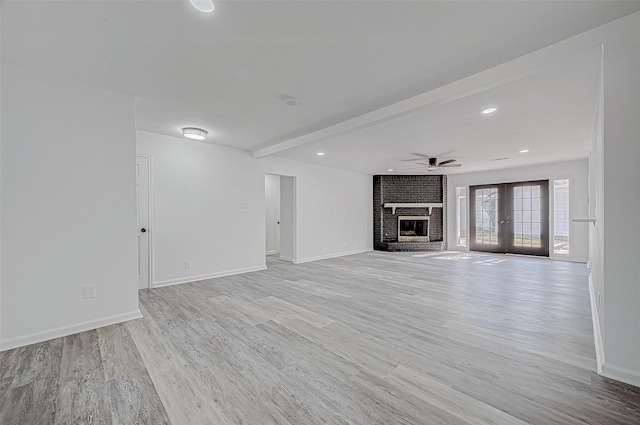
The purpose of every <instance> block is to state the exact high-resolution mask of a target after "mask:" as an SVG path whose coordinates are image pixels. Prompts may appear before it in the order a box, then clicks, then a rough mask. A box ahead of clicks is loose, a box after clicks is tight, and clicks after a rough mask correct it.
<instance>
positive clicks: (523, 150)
mask: <svg viewBox="0 0 640 425" xmlns="http://www.w3.org/2000/svg"><path fill="white" fill-rule="evenodd" d="M527 152H529V149H522V150H521V151H520V153H527Z"/></svg>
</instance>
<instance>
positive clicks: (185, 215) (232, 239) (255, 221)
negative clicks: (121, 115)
mask: <svg viewBox="0 0 640 425" xmlns="http://www.w3.org/2000/svg"><path fill="white" fill-rule="evenodd" d="M137 148H138V153H141V154H149V155H151V161H152V176H151V179H152V187H153V199H154V206H153V227H152V228H150V230H149V231H150V232H151V233H152V234H153V257H154V258H153V279H154V282H153V285H155V286H159V285H167V284H173V283H182V282H190V281H194V280H198V279H204V278H209V277H215V276H222V275H226V274H233V273H240V272H244V271H251V270H258V269H261V268H264V264H265V251H264V247H265V230H264V229H265V228H264V213H265V207H264V205H265V203H264V173H263V172H262V170H261V169H260V167H259V164H258V163H257V161H256V160H255V159H253V158H252V157H251V155H250V154H249V153H248V152H246V151H241V150H238V149H231V148H225V147H220V146H216V145H212V144H210V143H203V142H197V141H192V140H188V139H184V138H176V137H170V136H164V135H159V134H154V133H148V132H144V131H138V132H137ZM187 261H190V262H191V268H190V269H187V268H185V262H187Z"/></svg>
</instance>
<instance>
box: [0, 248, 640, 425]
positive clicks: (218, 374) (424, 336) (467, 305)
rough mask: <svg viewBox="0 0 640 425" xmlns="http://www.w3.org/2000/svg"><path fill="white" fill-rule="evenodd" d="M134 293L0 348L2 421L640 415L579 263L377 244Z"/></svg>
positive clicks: (594, 420)
mask: <svg viewBox="0 0 640 425" xmlns="http://www.w3.org/2000/svg"><path fill="white" fill-rule="evenodd" d="M268 267H269V269H268V270H266V271H261V272H255V273H247V274H243V275H236V276H229V277H224V278H218V279H212V280H207V281H200V282H196V283H192V284H184V285H176V286H170V287H164V288H158V289H153V290H143V291H141V292H140V304H141V309H142V312H143V315H144V319H139V320H134V321H130V322H128V323H125V324H120V325H114V326H109V327H106V328H102V329H98V330H96V331H90V332H84V333H81V334H77V335H72V336H68V337H64V338H60V339H56V340H52V341H48V342H45V343H40V344H35V345H31V346H28V347H23V348H19V349H15V350H11V351H5V352H3V353H0V402H1V403H2V404H1V406H0V423H1V424H2V425H10V424H11V425H17V424H20V425H24V424H27V425H43V424H65V425H66V424H123V425H132V424H149V425H159V424H173V425H198V424H208V425H209V424H210V425H213V424H254V425H269V424H295V425H306V424H446V425H457V424H474V425H475V424H486V425H488V424H541V425H542V424H544V425H548V424H563V425H571V424H601V425H609V424H611V425H613V424H629V425H632V424H634V425H638V424H640V389H638V388H635V387H631V386H628V385H624V384H621V383H617V382H615V381H611V380H608V379H606V378H603V377H600V376H598V375H597V374H596V373H595V372H594V370H595V368H596V365H595V352H594V344H593V330H592V322H591V313H590V302H589V291H588V284H587V269H586V266H585V265H584V264H576V263H567V262H558V261H550V260H548V259H541V258H525V257H514V256H502V255H486V254H476V253H383V252H371V253H365V254H360V255H354V256H349V257H342V258H335V259H330V260H323V261H317V262H313V263H305V264H300V265H292V264H289V263H284V262H281V261H278V260H277V259H275V258H269V259H268Z"/></svg>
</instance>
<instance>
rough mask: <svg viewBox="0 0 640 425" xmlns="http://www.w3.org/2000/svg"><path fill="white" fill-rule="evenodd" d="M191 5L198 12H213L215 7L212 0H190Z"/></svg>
mask: <svg viewBox="0 0 640 425" xmlns="http://www.w3.org/2000/svg"><path fill="white" fill-rule="evenodd" d="M191 5H192V6H193V7H195V8H196V9H197V10H199V11H200V12H205V13H209V12H213V9H214V8H215V6H214V5H213V1H212V0H191Z"/></svg>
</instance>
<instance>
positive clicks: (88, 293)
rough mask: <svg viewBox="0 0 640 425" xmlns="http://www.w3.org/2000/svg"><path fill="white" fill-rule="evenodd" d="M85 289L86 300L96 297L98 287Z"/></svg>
mask: <svg viewBox="0 0 640 425" xmlns="http://www.w3.org/2000/svg"><path fill="white" fill-rule="evenodd" d="M83 289H84V298H85V299H87V298H95V297H96V285H86V286H85V287H84V288H83Z"/></svg>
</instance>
